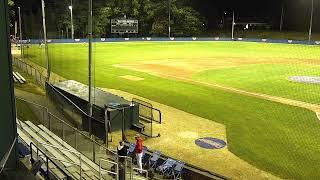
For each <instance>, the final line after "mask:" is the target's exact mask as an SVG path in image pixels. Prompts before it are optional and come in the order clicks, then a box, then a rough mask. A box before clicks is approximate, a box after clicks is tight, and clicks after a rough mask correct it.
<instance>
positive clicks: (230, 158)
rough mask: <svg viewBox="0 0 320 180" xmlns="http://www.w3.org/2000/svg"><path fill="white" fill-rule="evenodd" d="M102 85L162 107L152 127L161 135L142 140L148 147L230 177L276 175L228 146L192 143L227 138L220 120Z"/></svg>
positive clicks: (109, 90) (130, 138)
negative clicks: (206, 146)
mask: <svg viewBox="0 0 320 180" xmlns="http://www.w3.org/2000/svg"><path fill="white" fill-rule="evenodd" d="M102 89H103V90H106V91H108V92H111V93H114V94H117V95H119V96H121V97H124V98H125V99H127V100H131V99H132V98H133V97H134V98H139V99H142V100H144V101H147V102H150V103H152V105H153V106H154V107H155V108H158V109H161V111H162V114H163V123H162V124H155V125H154V131H155V132H159V133H160V134H161V137H158V138H150V139H147V140H145V142H144V143H145V145H146V146H147V147H148V148H149V149H151V150H160V151H161V152H162V153H164V154H166V155H168V156H171V157H174V158H177V159H181V160H183V161H186V162H188V163H190V164H192V165H195V166H198V167H201V168H203V169H207V170H209V171H212V172H215V173H219V174H222V175H224V176H227V177H231V178H232V179H278V178H277V177H275V176H273V175H272V174H270V173H267V172H265V171H262V170H259V169H257V168H256V167H254V166H252V165H251V164H249V163H247V162H246V161H244V160H242V159H240V158H239V157H237V156H236V155H234V154H233V153H231V152H230V151H229V150H228V147H225V148H223V149H218V150H207V149H203V148H200V147H198V146H197V145H195V140H196V139H198V138H202V137H215V138H219V139H222V140H224V141H227V137H226V127H225V126H224V125H223V124H219V123H216V122H213V121H211V120H208V119H204V118H200V117H198V116H195V115H193V114H190V113H186V112H184V111H181V110H178V109H175V108H172V107H169V106H166V105H163V104H160V103H157V102H154V101H151V100H148V99H145V98H143V97H139V96H136V95H133V94H130V93H126V92H123V91H120V90H111V89H105V88H102ZM132 135H134V134H132ZM113 136H117V137H114V143H117V142H118V141H119V140H120V137H121V133H115V134H114V135H113ZM127 138H128V139H129V140H130V141H132V142H133V141H134V139H133V137H132V136H129V137H128V136H127Z"/></svg>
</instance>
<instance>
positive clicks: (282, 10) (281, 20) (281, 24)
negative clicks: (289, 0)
mask: <svg viewBox="0 0 320 180" xmlns="http://www.w3.org/2000/svg"><path fill="white" fill-rule="evenodd" d="M283 14H284V2H282V7H281V18H280V31H282V26H283Z"/></svg>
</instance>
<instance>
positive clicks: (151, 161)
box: [144, 151, 161, 169]
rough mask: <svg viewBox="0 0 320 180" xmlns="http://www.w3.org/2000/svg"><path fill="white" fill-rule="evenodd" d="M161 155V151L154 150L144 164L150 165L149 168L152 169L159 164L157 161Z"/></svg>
mask: <svg viewBox="0 0 320 180" xmlns="http://www.w3.org/2000/svg"><path fill="white" fill-rule="evenodd" d="M160 156H161V152H160V151H155V152H153V153H152V155H151V156H150V158H149V159H148V161H147V162H146V163H145V164H144V166H145V167H148V169H152V168H153V167H154V166H155V165H156V164H157V161H158V159H159V158H160Z"/></svg>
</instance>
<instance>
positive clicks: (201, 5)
mask: <svg viewBox="0 0 320 180" xmlns="http://www.w3.org/2000/svg"><path fill="white" fill-rule="evenodd" d="M21 1H22V0H21ZM47 1H48V0H47ZM100 1H101V0H93V2H94V3H98V2H100ZM22 2H23V5H22V7H25V8H31V6H33V7H37V6H38V7H37V8H39V7H40V0H24V1H22ZM191 2H192V3H191V4H192V6H193V8H195V9H196V10H197V11H199V12H200V14H201V15H202V16H204V17H205V18H206V19H207V21H208V28H209V30H210V29H213V30H214V29H216V28H217V26H218V23H219V21H220V20H221V18H222V16H223V14H224V13H225V12H226V13H227V15H225V17H229V18H230V17H231V16H232V11H235V14H236V22H239V21H240V22H241V21H242V19H248V17H249V18H256V19H259V18H260V19H261V21H263V20H264V19H269V20H270V22H271V23H272V25H273V27H274V28H275V29H276V28H278V26H279V23H280V16H281V6H282V4H283V3H284V9H285V13H284V29H286V30H295V31H307V30H308V27H309V20H310V10H311V0H191ZM37 8H36V9H37ZM314 31H315V32H320V0H314Z"/></svg>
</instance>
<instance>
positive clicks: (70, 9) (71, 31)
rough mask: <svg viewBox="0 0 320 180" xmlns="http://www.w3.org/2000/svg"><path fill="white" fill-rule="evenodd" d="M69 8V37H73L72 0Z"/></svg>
mask: <svg viewBox="0 0 320 180" xmlns="http://www.w3.org/2000/svg"><path fill="white" fill-rule="evenodd" d="M69 9H70V16H71V17H70V20H71V39H74V29H73V15H72V0H71V5H70V6H69Z"/></svg>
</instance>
